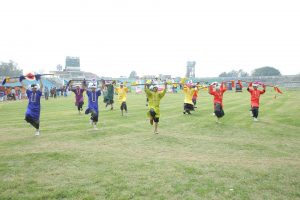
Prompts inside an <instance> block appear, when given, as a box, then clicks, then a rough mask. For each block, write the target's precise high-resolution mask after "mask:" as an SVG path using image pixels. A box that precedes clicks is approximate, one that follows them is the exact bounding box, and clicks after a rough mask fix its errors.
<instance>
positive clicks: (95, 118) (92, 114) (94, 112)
mask: <svg viewBox="0 0 300 200" xmlns="http://www.w3.org/2000/svg"><path fill="white" fill-rule="evenodd" d="M89 113H91V118H90V119H91V120H92V121H93V122H98V113H97V112H96V111H95V110H93V109H90V108H88V109H86V111H85V114H86V115H87V114H89Z"/></svg>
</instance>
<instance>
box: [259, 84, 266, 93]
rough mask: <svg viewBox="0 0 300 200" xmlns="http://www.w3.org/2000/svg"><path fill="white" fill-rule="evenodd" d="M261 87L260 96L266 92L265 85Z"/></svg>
mask: <svg viewBox="0 0 300 200" xmlns="http://www.w3.org/2000/svg"><path fill="white" fill-rule="evenodd" d="M262 87H263V90H262V91H261V92H260V94H263V93H265V92H266V85H265V84H263V85H262Z"/></svg>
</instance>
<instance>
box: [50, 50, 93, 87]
mask: <svg viewBox="0 0 300 200" xmlns="http://www.w3.org/2000/svg"><path fill="white" fill-rule="evenodd" d="M50 73H52V74H54V76H55V77H56V78H58V79H62V80H63V81H69V80H72V79H93V78H95V79H99V77H98V76H97V75H96V74H94V73H92V72H85V71H81V70H80V58H79V57H72V56H67V57H66V62H65V68H64V69H63V70H62V71H61V70H57V71H50Z"/></svg>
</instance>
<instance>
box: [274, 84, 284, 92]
mask: <svg viewBox="0 0 300 200" xmlns="http://www.w3.org/2000/svg"><path fill="white" fill-rule="evenodd" d="M274 90H275V92H277V93H279V94H283V93H282V91H281V90H280V89H279V88H278V87H277V86H274Z"/></svg>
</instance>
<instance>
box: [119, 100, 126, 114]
mask: <svg viewBox="0 0 300 200" xmlns="http://www.w3.org/2000/svg"><path fill="white" fill-rule="evenodd" d="M120 109H121V110H125V111H126V112H127V105H126V102H125V101H123V102H122V104H121V107H120Z"/></svg>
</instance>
